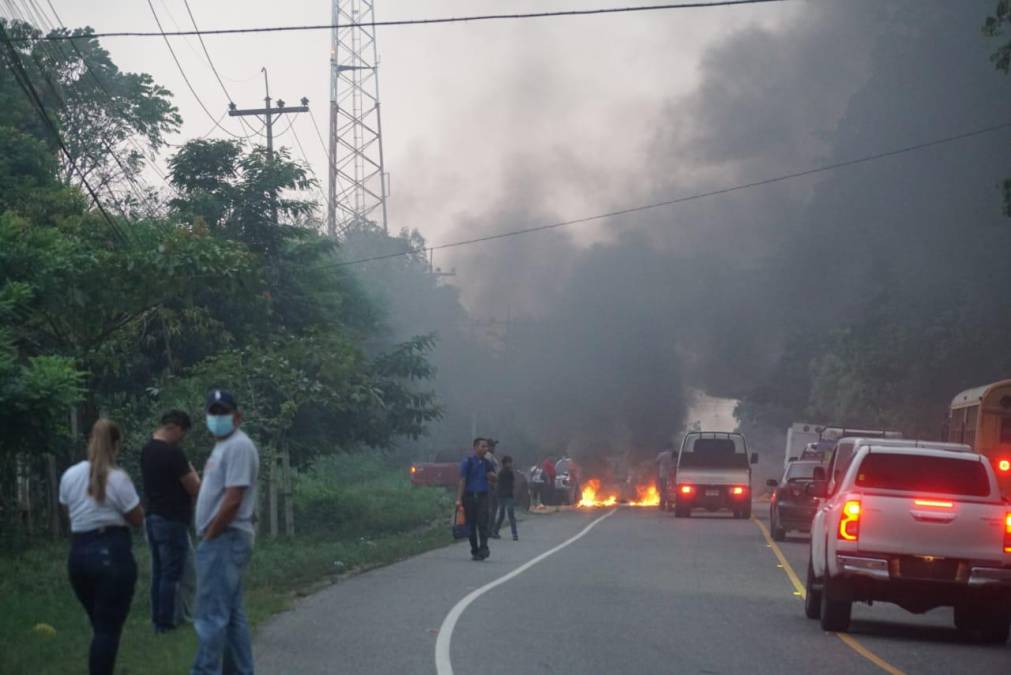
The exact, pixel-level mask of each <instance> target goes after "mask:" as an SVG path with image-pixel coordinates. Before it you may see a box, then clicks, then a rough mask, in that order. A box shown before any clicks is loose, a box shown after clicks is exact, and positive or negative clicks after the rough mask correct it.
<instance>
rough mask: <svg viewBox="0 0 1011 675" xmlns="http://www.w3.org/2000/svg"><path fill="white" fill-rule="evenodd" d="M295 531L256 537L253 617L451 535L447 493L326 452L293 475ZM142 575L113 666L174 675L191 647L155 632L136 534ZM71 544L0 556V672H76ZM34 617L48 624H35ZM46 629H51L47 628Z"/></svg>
mask: <svg viewBox="0 0 1011 675" xmlns="http://www.w3.org/2000/svg"><path fill="white" fill-rule="evenodd" d="M296 488H297V493H296V494H297V495H298V498H297V499H296V502H295V508H296V512H297V516H298V517H297V523H298V526H299V528H300V531H299V533H298V534H297V535H296V536H295V537H293V538H279V539H270V538H268V537H262V536H261V537H259V538H258V539H257V542H256V546H255V548H254V554H253V558H252V561H251V563H250V568H249V571H248V573H247V576H246V579H245V588H246V596H245V597H246V610H247V613H248V614H249V617H250V620H251V621H252V623H253V624H254V626H255V624H258V623H260V622H262V621H263V620H264V619H266V618H268V617H269V616H270V615H271V614H274V613H276V612H278V611H282V610H284V609H286V608H288V607H290V606H291V605H292V603H293V602H294V601H295V600H296V599H297V597H299V596H300V595H304V594H305V593H307V592H309V591H311V590H317V589H319V588H320V587H321V586H322V585H325V584H327V583H331V582H334V581H336V580H337V577H338V575H345V574H349V573H353V572H356V571H361V570H363V569H367V568H370V567H374V566H376V565H383V564H387V563H390V562H393V561H395V560H399V559H402V558H406V557H408V556H411V555H415V554H417V553H421V552H423V551H426V550H429V549H432V548H435V547H438V546H444V545H446V544H448V543H449V542H450V541H451V537H450V535H449V515H448V514H449V513H451V512H452V499H451V497H450V496H449V494H448V493H447V492H445V491H443V490H439V489H415V488H412V487H411V486H410V484H409V480H408V478H407V474H406V472H405V471H403V470H399V469H398V470H394V469H391V468H390V465H389V463H388V462H387V461H385V460H384V458H381V457H352V456H344V457H328V458H325V459H321V460H320V461H318V462H317V463H315V464H314V465H313V466H312V467H311V468H308V469H307V470H305V471H303V472H299V473H297V474H296ZM134 552H135V554H136V555H137V564H138V567H139V579H138V582H137V591H136V595H135V596H134V599H133V608H132V610H131V612H130V618H129V621H128V622H127V624H126V627H125V629H124V636H123V640H122V643H121V648H120V657H119V659H118V663H117V672H118V673H124V674H127V673H133V674H135V675H141V674H148V673H151V674H161V673H164V674H165V675H176V674H177V673H181V672H187V669H188V667H189V666H190V665H191V663H192V659H193V655H194V653H195V652H196V637H195V633H194V631H193V629H192V628H191V627H189V626H184V627H183V628H181V629H179V630H177V631H175V632H173V633H170V634H167V635H164V636H155V635H154V633H153V632H152V630H151V626H150V618H149V617H150V610H149V598H148V595H147V593H148V589H149V588H150V584H149V572H150V570H149V568H148V565H149V558H148V552H147V547H146V545H145V544H144V541H143V537H141V536H135V537H134ZM66 555H67V544H66V543H65V542H54V543H48V544H41V545H36V546H32V547H29V548H27V549H25V550H23V551H22V552H20V553H17V554H10V553H9V554H5V555H2V556H0V597H2V598H3V612H0V672H4V673H39V674H42V673H54V674H55V673H72V672H78V671H80V669H81V664H82V663H84V661H85V658H86V654H87V651H88V644H89V642H90V640H91V631H90V628H89V626H88V622H87V618H86V617H85V616H84V613H83V612H82V611H81V608H80V605H79V604H78V602H77V600H76V598H75V597H74V595H73V592H72V591H71V588H70V584H69V582H68V581H67V573H66ZM39 624H45V626H44V627H41V628H38V629H36V628H35V627H36V626H37V625H39ZM48 627H51V628H52V629H53V631H55V632H51V631H50V630H49V628H48Z"/></svg>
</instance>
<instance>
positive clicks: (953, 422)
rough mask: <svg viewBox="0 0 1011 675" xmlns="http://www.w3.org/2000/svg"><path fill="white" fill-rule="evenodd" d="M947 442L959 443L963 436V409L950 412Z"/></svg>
mask: <svg viewBox="0 0 1011 675" xmlns="http://www.w3.org/2000/svg"><path fill="white" fill-rule="evenodd" d="M947 435H948V441H949V442H950V443H961V442H962V438H964V436H965V409H964V408H957V409H955V410H952V411H951V419H950V420H949V421H948V434H947Z"/></svg>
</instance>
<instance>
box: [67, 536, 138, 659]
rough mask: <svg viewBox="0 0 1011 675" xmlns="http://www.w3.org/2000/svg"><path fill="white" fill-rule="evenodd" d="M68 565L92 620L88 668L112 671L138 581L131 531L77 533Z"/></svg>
mask: <svg viewBox="0 0 1011 675" xmlns="http://www.w3.org/2000/svg"><path fill="white" fill-rule="evenodd" d="M67 568H68V571H69V573H70V584H71V586H73V588H74V593H75V594H76V595H77V599H78V600H80V601H81V605H83V606H84V611H85V612H87V613H88V619H89V620H90V621H91V631H92V637H91V651H90V653H89V656H88V672H89V673H91V675H112V672H113V669H114V668H115V665H116V652H118V651H119V636H120V633H122V631H123V624H124V623H125V622H126V617H127V614H129V613H130V603H131V602H132V601H133V589H134V586H135V585H136V584H137V562H136V561H135V560H134V558H133V551H132V549H131V542H130V531H129V530H128V529H126V528H125V527H124V528H112V529H109V530H106V531H104V532H101V531H98V530H95V531H94V532H87V533H84V534H78V535H75V536H74V540H73V543H72V544H71V546H70V558H69V560H68V562H67Z"/></svg>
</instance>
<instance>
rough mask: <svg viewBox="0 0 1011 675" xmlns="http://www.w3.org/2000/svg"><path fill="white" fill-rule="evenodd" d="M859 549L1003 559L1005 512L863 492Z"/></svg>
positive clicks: (953, 500) (991, 505)
mask: <svg viewBox="0 0 1011 675" xmlns="http://www.w3.org/2000/svg"><path fill="white" fill-rule="evenodd" d="M860 501H861V516H860V535H859V539H858V541H857V545H858V547H859V550H861V551H867V552H875V553H894V554H902V555H917V556H936V557H939V558H959V559H962V560H1002V559H1004V558H1005V557H1008V556H1005V554H1004V517H1005V508H1004V506H1002V505H1001V504H994V503H984V502H980V501H959V500H958V499H957V498H928V497H923V498H919V497H911V496H910V497H906V496H891V495H888V496H886V495H876V494H863V495H861V497H860Z"/></svg>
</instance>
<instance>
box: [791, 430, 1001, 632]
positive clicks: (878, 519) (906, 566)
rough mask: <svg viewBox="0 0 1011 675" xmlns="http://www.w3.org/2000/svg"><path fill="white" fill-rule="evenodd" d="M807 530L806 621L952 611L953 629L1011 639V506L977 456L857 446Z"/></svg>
mask: <svg viewBox="0 0 1011 675" xmlns="http://www.w3.org/2000/svg"><path fill="white" fill-rule="evenodd" d="M810 491H811V493H812V494H813V495H814V496H825V497H827V498H826V500H825V502H824V503H823V504H822V505H821V506H820V507H819V508H818V511H817V513H816V514H815V517H814V521H813V523H812V527H811V554H810V558H809V561H808V567H807V597H806V600H805V613H806V614H807V616H808V617H809V618H812V619H820V620H821V626H822V628H823V629H825V630H830V631H845V630H848V628H849V624H850V613H851V611H852V607H853V603H854V602H868V603H870V602H874V601H879V602H891V603H895V604H897V605H899V606H900V607H902V608H904V609H906V610H908V611H910V612H913V613H917V614H919V613H923V612H926V611H929V610H931V609H933V608H935V607H942V606H950V607H954V610H955V611H954V614H955V626H956V627H957V628H959V629H960V630H963V631H966V632H969V633H971V634H973V635H975V636H976V637H978V638H980V639H982V640H984V641H986V642H994V643H1003V642H1006V641H1007V638H1008V634H1009V632H1011V505H1009V504H1008V503H1007V502H1005V501H1003V499H1002V498H1001V493H1000V488H999V487H998V484H997V478H996V475H995V473H994V470H993V467H992V466H991V465H990V462H989V461H987V459H986V458H985V457H983V456H982V455H978V454H975V453H971V452H964V451H957V450H941V449H934V448H918V447H914V446H913V445H912V444H911V443H910V444H908V445H907V446H904V447H903V446H892V445H876V444H875V445H871V446H862V447H861V448H860V449H859V450H858V451H857V453H856V455H855V456H854V457H853V460H852V462H851V463H850V466H849V468H848V469H847V471H846V473H845V474H844V476H843V477H842V479H841V481H840V482H839V483H838V484H837V485H836V487H835V491H834V492H833V494H831V495H829V494H828V488H827V483H826V482H825V481H817V482H815V483H813V484H812V487H811V489H810Z"/></svg>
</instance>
